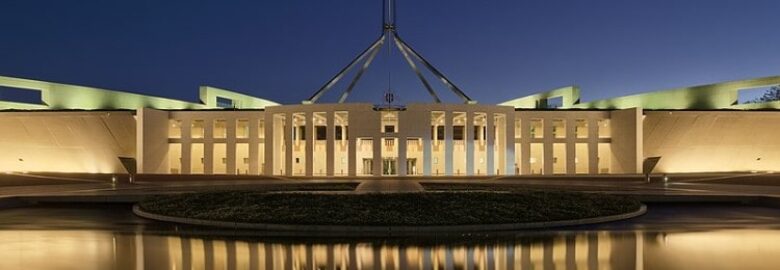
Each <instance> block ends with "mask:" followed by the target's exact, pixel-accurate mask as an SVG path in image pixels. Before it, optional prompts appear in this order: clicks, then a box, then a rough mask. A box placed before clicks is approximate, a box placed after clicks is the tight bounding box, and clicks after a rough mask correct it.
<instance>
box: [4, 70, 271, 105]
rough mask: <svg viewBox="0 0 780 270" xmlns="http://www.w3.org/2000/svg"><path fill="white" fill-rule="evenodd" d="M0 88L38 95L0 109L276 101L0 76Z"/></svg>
mask: <svg viewBox="0 0 780 270" xmlns="http://www.w3.org/2000/svg"><path fill="white" fill-rule="evenodd" d="M0 87H10V88H19V89H24V90H32V91H38V92H40V93H41V104H34V103H22V102H14V101H3V100H0V110H45V109H51V110H62V109H66V110H117V109H125V110H136V109H140V108H153V109H161V110H185V109H222V107H219V106H218V104H217V97H220V98H224V99H229V100H231V101H232V104H233V107H232V108H236V109H263V108H265V107H266V106H274V105H279V104H278V103H276V102H273V101H270V100H266V99H262V98H257V97H252V96H249V95H246V94H241V93H237V92H233V91H229V90H225V89H220V88H216V87H210V86H201V87H200V91H199V92H200V100H201V103H193V102H188V101H182V100H177V99H170V98H164V97H156V96H149V95H141V94H135V93H128V92H122V91H116V90H107V89H101V88H95V87H88V86H80V85H71V84H62V83H53V82H46V81H38V80H30V79H23V78H15V77H7V76H0Z"/></svg>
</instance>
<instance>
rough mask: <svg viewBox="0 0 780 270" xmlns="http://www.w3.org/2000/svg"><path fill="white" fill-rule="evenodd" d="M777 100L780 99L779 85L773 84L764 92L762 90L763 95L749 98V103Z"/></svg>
mask: <svg viewBox="0 0 780 270" xmlns="http://www.w3.org/2000/svg"><path fill="white" fill-rule="evenodd" d="M778 100H780V85H775V86H772V87H770V88H769V89H767V90H766V92H764V95H762V96H761V97H759V98H756V99H753V100H751V101H750V103H761V102H770V101H778Z"/></svg>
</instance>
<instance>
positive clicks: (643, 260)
mask: <svg viewBox="0 0 780 270" xmlns="http://www.w3.org/2000/svg"><path fill="white" fill-rule="evenodd" d="M129 209H130V206H129V205H116V206H88V205H61V206H51V205H44V206H37V207H30V208H19V209H11V210H3V211H0V269H778V268H780V256H778V255H780V209H772V208H763V207H751V206H742V205H705V204H686V205H670V204H663V205H650V207H649V212H648V214H647V215H645V216H642V217H640V218H637V219H634V220H630V221H623V222H617V223H610V224H603V225H596V226H582V227H574V228H565V229H560V230H545V231H527V232H514V233H502V234H497V235H467V236H462V237H427V238H426V237H417V238H411V239H410V238H400V239H398V238H392V239H375V238H370V239H366V238H363V239H343V238H341V239H336V238H322V237H317V238H312V237H268V236H266V237H229V236H219V237H216V236H215V237H208V236H203V235H202V234H200V233H198V232H197V231H198V230H197V228H191V227H179V226H175V225H172V224H166V223H158V222H152V221H147V220H143V219H140V218H137V217H135V216H133V215H132V214H131V213H130V212H129ZM226 233H230V232H226Z"/></svg>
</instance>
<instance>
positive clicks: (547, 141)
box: [542, 117, 555, 175]
mask: <svg viewBox="0 0 780 270" xmlns="http://www.w3.org/2000/svg"><path fill="white" fill-rule="evenodd" d="M542 121H543V122H544V124H543V125H544V138H542V141H543V142H544V146H543V147H544V161H543V162H544V174H545V175H550V174H553V141H554V140H555V136H552V135H553V123H552V118H549V117H545V118H543V119H542Z"/></svg>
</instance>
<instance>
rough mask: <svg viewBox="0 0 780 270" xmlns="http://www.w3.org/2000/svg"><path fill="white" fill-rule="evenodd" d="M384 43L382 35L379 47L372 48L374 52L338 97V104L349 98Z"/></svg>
mask: <svg viewBox="0 0 780 270" xmlns="http://www.w3.org/2000/svg"><path fill="white" fill-rule="evenodd" d="M384 43H385V36H384V35H382V39H381V41H380V42H379V46H377V47H374V50H373V51H371V53H370V54H369V55H368V59H366V61H365V62H363V66H362V67H361V68H360V70H358V72H357V73H356V74H355V78H353V79H352V82H350V83H349V86H347V89H346V90H344V93H342V94H341V97H339V103H344V101H345V100H347V97H348V96H349V93H351V92H352V89H353V88H355V85H356V84H357V82H358V80H360V77H362V76H363V73H364V72H366V69H368V66H370V65H371V62H372V61H374V57H376V55H377V53H379V51H381V50H382V46H383V45H384Z"/></svg>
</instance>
